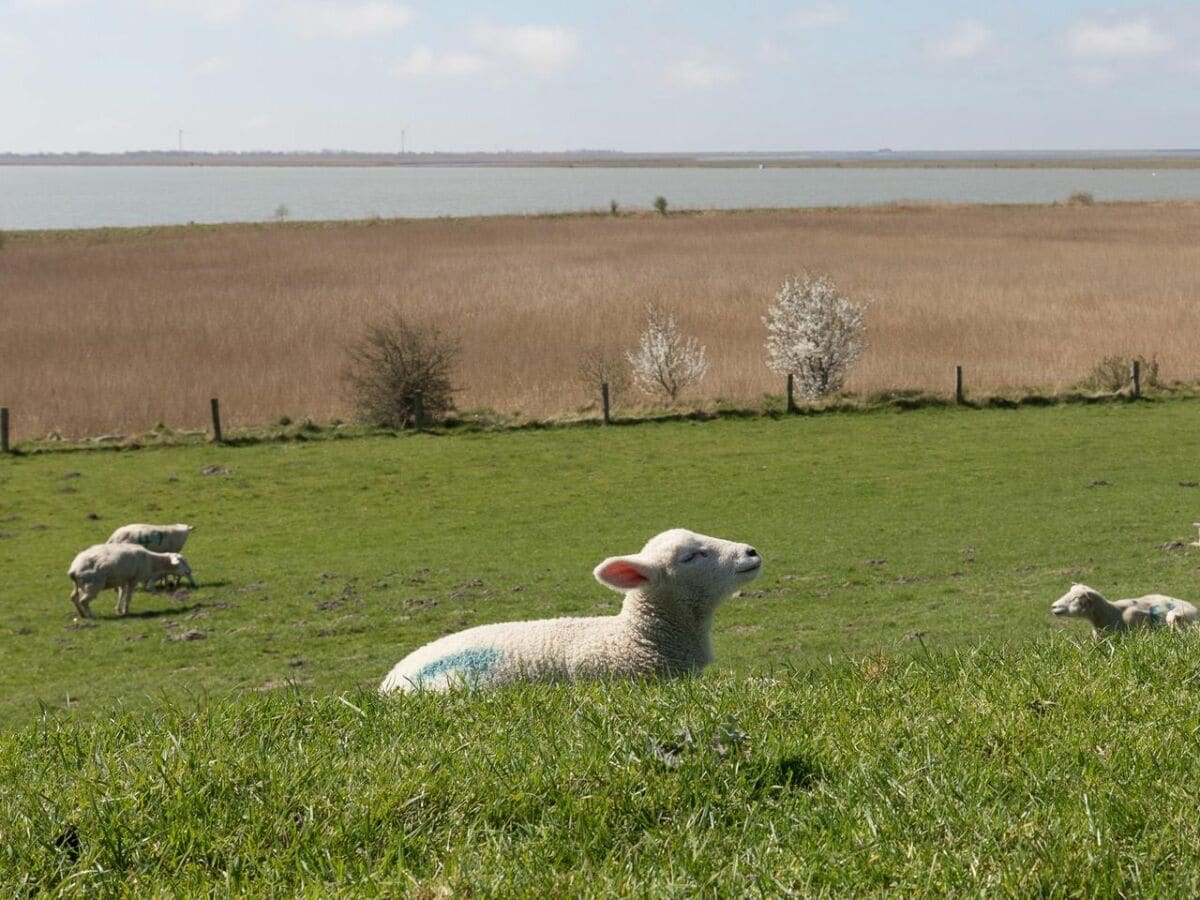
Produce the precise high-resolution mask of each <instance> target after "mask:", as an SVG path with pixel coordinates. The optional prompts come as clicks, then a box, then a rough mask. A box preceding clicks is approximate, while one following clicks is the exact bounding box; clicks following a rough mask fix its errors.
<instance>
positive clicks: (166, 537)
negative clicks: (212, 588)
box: [107, 522, 196, 590]
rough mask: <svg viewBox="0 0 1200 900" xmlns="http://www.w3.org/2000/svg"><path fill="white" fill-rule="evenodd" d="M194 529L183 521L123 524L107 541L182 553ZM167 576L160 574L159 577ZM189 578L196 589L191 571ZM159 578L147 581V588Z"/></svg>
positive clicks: (189, 581)
mask: <svg viewBox="0 0 1200 900" xmlns="http://www.w3.org/2000/svg"><path fill="white" fill-rule="evenodd" d="M193 530H194V527H193V526H191V525H185V524H183V523H182V522H181V523H179V524H176V525H144V524H141V523H137V524H134V525H122V526H121V527H120V528H118V529H117V530H116V531H114V532H113V533H112V536H111V537H110V538H109V539H108V541H107V543H109V544H137V545H138V546H139V547H145V548H146V549H147V550H153V551H154V552H155V553H180V552H182V550H183V545H184V544H186V543H187V539H188V536H189V535H190V534H191V533H192V531H193ZM165 577H166V576H159V578H165ZM187 579H188V585H189V586H191V587H192V588H193V589H194V588H195V587H196V580H195V579H194V578H192V576H191V573H190V572H189V573H188V576H187ZM157 580H159V579H158V578H156V579H153V580H152V581H148V582H146V590H150V589H151V588H152V587H153V586H154V582H155V581H157Z"/></svg>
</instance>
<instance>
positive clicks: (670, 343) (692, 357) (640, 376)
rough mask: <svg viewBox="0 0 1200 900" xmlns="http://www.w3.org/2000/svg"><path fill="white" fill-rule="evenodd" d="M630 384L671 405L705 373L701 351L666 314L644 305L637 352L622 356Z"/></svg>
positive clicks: (704, 363)
mask: <svg viewBox="0 0 1200 900" xmlns="http://www.w3.org/2000/svg"><path fill="white" fill-rule="evenodd" d="M625 357H626V358H627V359H628V360H629V365H630V367H631V368H632V369H633V381H634V384H636V385H637V386H638V387H639V388H640V389H641V390H643V391H645V392H646V393H647V394H660V395H662V396H664V397H666V398H667V399H668V400H670V401H671V402H674V401H675V398H676V397H678V396H679V392H680V391H682V390H683V389H684V388H686V387H690V386H692V385H695V384H699V383H700V382H701V381H703V380H704V373H705V372H707V371H708V360H706V359H705V358H704V347H703V346H702V345H701V344H700V343H698V342H697V341H696V339H695V338H694V337H693V338H684V336H683V335H682V334H681V333H680V331H679V325H678V324H676V322H675V317H674V316H673V315H671V313H669V312H668V311H667V310H665V309H662V308H660V307H658V306H655V305H654V304H653V303H647V304H646V329H645V331H643V332H642V336H641V338H639V340H638V349H637V350H636V351H635V350H631V351H629V352H628V353H626V354H625Z"/></svg>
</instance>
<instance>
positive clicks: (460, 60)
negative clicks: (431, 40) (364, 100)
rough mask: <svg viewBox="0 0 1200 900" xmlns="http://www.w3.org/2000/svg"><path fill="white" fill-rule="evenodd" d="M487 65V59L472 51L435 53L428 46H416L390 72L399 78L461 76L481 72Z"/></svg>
mask: <svg viewBox="0 0 1200 900" xmlns="http://www.w3.org/2000/svg"><path fill="white" fill-rule="evenodd" d="M488 65H489V62H488V60H487V59H484V58H483V57H482V56H479V55H477V54H474V53H435V52H434V51H432V50H430V49H429V48H428V47H418V48H417V49H416V50H414V51H413V52H412V53H410V54H409V55H408V57H407V58H406V59H404V60H401V61H400V62H398V63H396V65H394V66H392V74H393V75H396V76H398V77H401V78H406V77H422V76H434V77H438V78H462V77H465V76H468V75H475V74H477V73H479V72H483V71H485V70H486V69H487V68H488Z"/></svg>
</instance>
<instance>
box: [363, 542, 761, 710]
mask: <svg viewBox="0 0 1200 900" xmlns="http://www.w3.org/2000/svg"><path fill="white" fill-rule="evenodd" d="M761 567H762V558H761V557H760V556H759V555H758V551H756V550H755V549H754V548H753V547H751V546H750V545H748V544H736V543H734V542H732V541H723V540H719V539H718V538H712V537H707V536H705V535H703V534H696V533H695V532H691V531H685V530H684V529H682V528H677V529H675V530H673V531H665V532H663V533H662V534H660V535H658V536H657V537H654V538H651V539H650V541H649V542H648V543H647V544H646V546H645V547H643V548H642V550H641V552H640V553H637V554H635V555H633V556H614V557H610V558H609V559H606V560H605V561H604V562H602V563H600V565H598V566H597V567H596V569H595V571H594V573H593V574H594V575H595V576H596V580H597V581H599V582H600V583H601V584H603V585H605V586H606V587H610V588H612V589H613V590H615V591H622V592H624V594H625V601H624V603H623V604H622V605H621V611H620V613H618V614H617V615H615V616H598V617H592V618H564V619H542V620H539V621H534V622H506V623H501V624H497V625H480V626H479V627H477V628H469V629H467V630H466V631H460V632H458V633H457V634H451V635H448V636H446V637H443V638H441V639H440V640H436V641H434V642H433V643H431V644H426V645H425V646H424V647H421V648H420V649H419V650H416V651H414V652H413V653H410V654H409V655H408V656H406V657H405V658H404V659H402V660H400V662H398V663H397V664H396V666H395V668H393V669H392V671H391V672H389V673H388V675H387V677H386V678H384V679H383V684H381V685H380V687H379V689H380V690H381V691H383V692H385V693H386V692H388V691H405V692H411V691H415V690H421V689H424V690H432V691H444V690H447V689H449V688H450V687H452V686H455V685H468V686H495V685H501V684H506V683H508V682H512V681H517V680H521V679H529V680H546V681H561V680H567V679H573V678H588V677H602V676H621V677H636V676H649V675H678V674H682V673H685V672H697V671H699V670H701V669H703V668H704V667H705V666H707V665H708V664H709V662H711V661H712V642H711V640H710V636H709V632H710V630H711V628H712V620H713V613H714V612H715V611H716V608H717V606H718V605H719V604H720V603H721V601H722V600H724V599H725V598H726V597H728V596H729V595H730V594H732V593H733V592H734V591H735V590H737V588H738V586H739V585H741V584H744V583H746V582H747V581H750V580H751V579H752V578H754V577H755V576H756V575H758V573H759V570H760V569H761Z"/></svg>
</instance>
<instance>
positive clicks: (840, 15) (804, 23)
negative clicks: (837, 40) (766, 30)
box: [786, 0, 850, 28]
mask: <svg viewBox="0 0 1200 900" xmlns="http://www.w3.org/2000/svg"><path fill="white" fill-rule="evenodd" d="M849 18H850V10H849V9H847V8H846V6H845V4H842V3H834V2H832V0H817V2H815V3H810V4H808V6H802V7H800V8H799V9H797V10H795V11H794V12H793V13H792V14H791V15H790V16H788V17H787V20H786V21H787V24H788V25H790V26H792V27H793V28H822V27H824V26H826V25H840V24H842V23H843V22H845V21H847V20H848V19H849Z"/></svg>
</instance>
